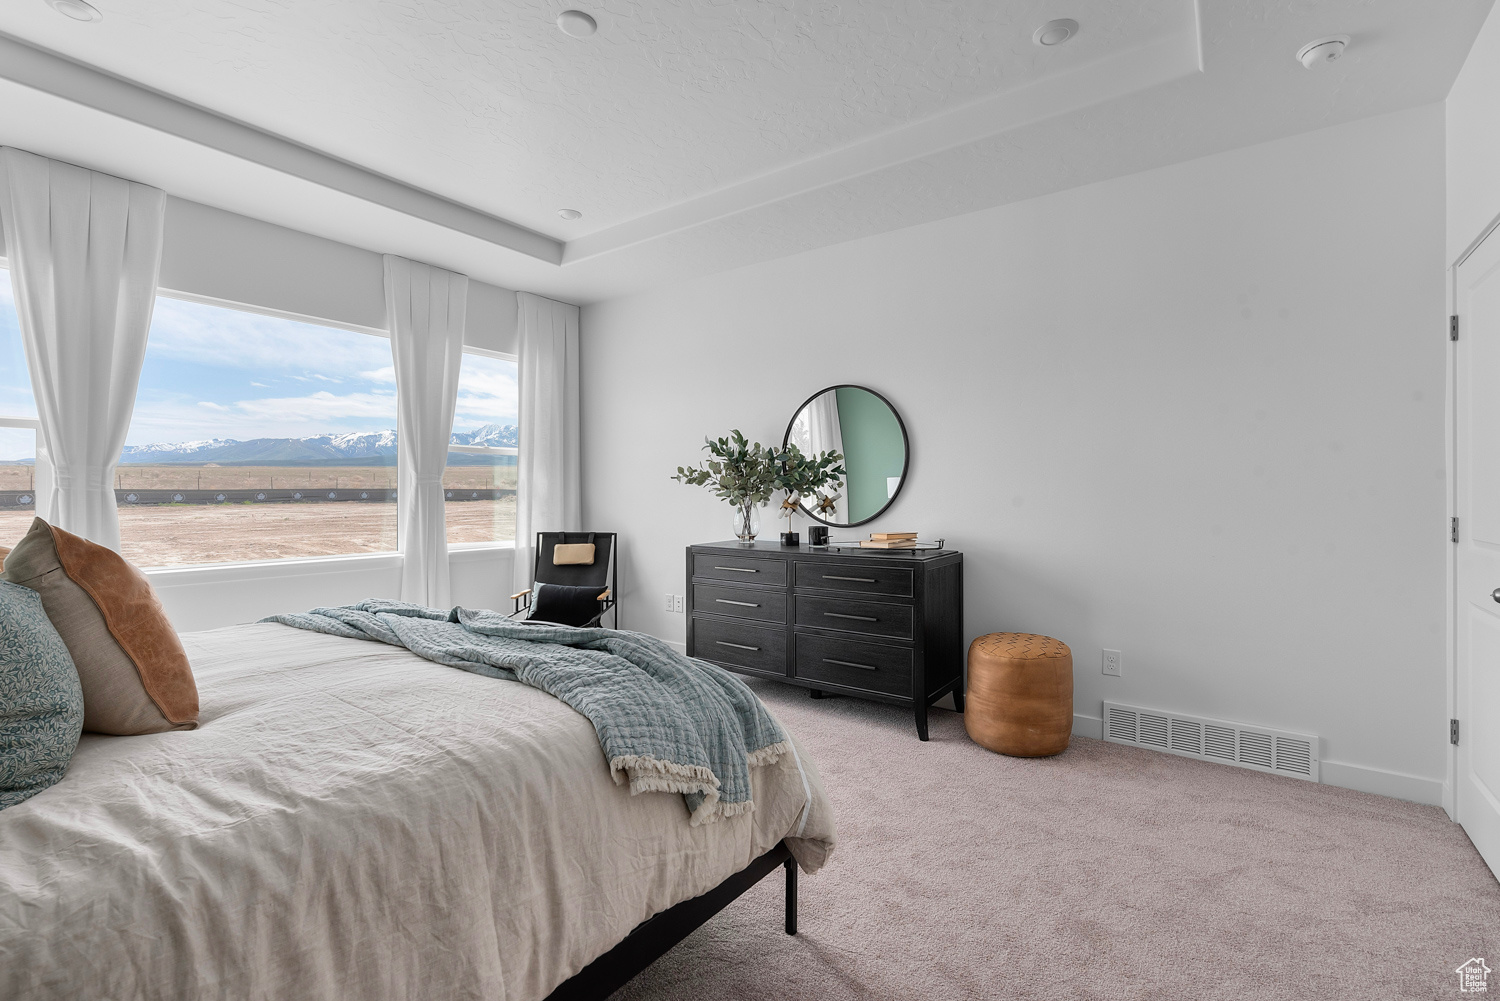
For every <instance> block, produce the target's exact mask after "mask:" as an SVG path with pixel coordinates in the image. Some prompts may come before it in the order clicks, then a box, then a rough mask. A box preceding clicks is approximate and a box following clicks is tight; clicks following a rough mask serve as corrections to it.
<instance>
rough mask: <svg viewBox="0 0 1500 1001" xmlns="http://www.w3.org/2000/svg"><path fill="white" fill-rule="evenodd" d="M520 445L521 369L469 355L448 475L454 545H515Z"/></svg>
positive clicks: (508, 362)
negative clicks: (518, 396) (518, 398)
mask: <svg viewBox="0 0 1500 1001" xmlns="http://www.w3.org/2000/svg"><path fill="white" fill-rule="evenodd" d="M518 444H519V440H518V437H517V431H516V363H515V362H513V361H511V360H509V359H506V358H501V357H498V356H495V355H488V354H482V353H480V352H478V351H472V350H471V351H465V352H464V358H463V365H462V367H461V368H460V369H459V372H458V406H457V408H456V410H455V411H454V415H453V438H452V444H451V446H450V448H449V451H448V468H447V470H446V471H445V472H444V473H443V495H444V498H445V504H444V510H445V513H446V519H447V524H448V541H449V543H464V542H510V541H513V540H514V539H515V537H516V448H517V445H518Z"/></svg>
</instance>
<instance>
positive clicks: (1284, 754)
mask: <svg viewBox="0 0 1500 1001" xmlns="http://www.w3.org/2000/svg"><path fill="white" fill-rule="evenodd" d="M1104 739H1105V740H1109V741H1113V742H1115V743H1116V744H1134V745H1135V746H1137V747H1150V748H1154V749H1155V750H1158V751H1166V752H1167V753H1168V754H1180V755H1182V756H1184V757H1188V758H1203V759H1204V760H1206V761H1218V762H1221V763H1223V764H1226V765H1238V766H1239V767H1241V768H1254V769H1255V770H1256V771H1261V772H1272V773H1274V774H1276V775H1290V776H1292V777H1293V778H1298V779H1307V780H1308V781H1310V782H1316V781H1318V738H1317V737H1315V736H1313V735H1312V734H1308V733H1288V732H1286V731H1285V730H1270V729H1267V728H1266V727H1263V726H1250V725H1248V724H1245V723H1230V722H1228V721H1226V720H1221V719H1205V718H1203V717H1201V716H1184V715H1182V714H1180V713H1169V712H1163V711H1162V710H1160V709H1142V708H1141V707H1140V706H1126V705H1121V704H1120V703H1118V702H1106V703H1104Z"/></svg>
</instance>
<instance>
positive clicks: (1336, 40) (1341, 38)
mask: <svg viewBox="0 0 1500 1001" xmlns="http://www.w3.org/2000/svg"><path fill="white" fill-rule="evenodd" d="M1348 45H1349V36H1348V35H1329V36H1328V37H1326V38H1315V39H1313V40H1312V41H1310V42H1308V43H1307V44H1306V45H1304V46H1302V48H1300V49H1298V50H1297V61H1298V62H1299V63H1301V64H1302V65H1303V66H1306V67H1307V68H1308V69H1312V68H1313V67H1314V66H1321V65H1322V64H1323V63H1331V62H1333V61H1334V60H1335V59H1337V58H1339V57H1340V56H1342V55H1343V54H1344V49H1345V48H1346V47H1347V46H1348Z"/></svg>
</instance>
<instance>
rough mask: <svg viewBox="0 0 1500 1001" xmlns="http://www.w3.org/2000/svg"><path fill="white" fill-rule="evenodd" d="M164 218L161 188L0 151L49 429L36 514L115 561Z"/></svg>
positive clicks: (4, 216)
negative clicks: (118, 472)
mask: <svg viewBox="0 0 1500 1001" xmlns="http://www.w3.org/2000/svg"><path fill="white" fill-rule="evenodd" d="M165 211H166V195H165V194H164V193H163V192H162V191H161V190H160V189H159V188H152V187H148V186H146V185H144V184H136V183H134V182H132V181H126V180H123V179H121V178H118V177H112V176H111V175H109V174H101V173H98V172H97V171H93V170H85V169H84V168H82V167H75V166H74V165H72V164H69V163H61V162H59V161H57V160H49V159H47V158H46V157H42V156H37V155H35V154H33V153H27V152H25V151H23V150H18V149H12V148H10V147H0V224H3V225H4V227H5V236H6V247H7V253H8V255H9V260H10V270H11V283H12V286H13V288H14V291H15V299H16V312H17V314H19V316H20V320H21V339H22V342H23V343H24V344H25V346H26V359H27V362H28V364H29V366H30V368H31V386H32V390H33V392H34V393H35V394H36V407H37V417H38V418H39V420H40V423H41V426H42V433H41V434H40V435H38V441H37V459H38V476H37V496H36V511H37V514H38V515H39V516H41V517H42V518H45V519H46V520H47V521H49V522H52V523H53V524H55V525H57V526H58V527H60V528H63V529H66V530H67V531H69V532H73V533H75V534H77V535H81V536H83V537H84V538H87V539H91V540H93V541H94V542H97V543H99V544H101V545H105V546H108V547H110V548H111V549H119V547H120V520H119V513H118V511H117V510H116V508H115V492H114V484H113V480H114V472H115V466H116V464H117V463H118V462H119V461H120V449H121V447H123V446H124V444H125V435H126V433H127V432H128V431H129V430H130V415H131V412H132V411H133V410H134V409H135V391H136V386H137V384H138V383H139V382H140V376H141V362H142V361H143V360H144V359H145V356H146V335H147V334H148V333H149V331H150V329H151V311H152V309H153V308H154V307H155V305H156V282H157V276H158V274H159V273H160V270H161V244H162V228H163V219H164V217H165ZM49 466H50V475H47V472H48V467H49Z"/></svg>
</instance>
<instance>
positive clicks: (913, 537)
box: [859, 532, 917, 549]
mask: <svg viewBox="0 0 1500 1001" xmlns="http://www.w3.org/2000/svg"><path fill="white" fill-rule="evenodd" d="M859 548H861V549H915V548H917V533H916V532H871V533H870V537H869V538H868V539H866V540H865V541H864V542H861V543H860V544H859Z"/></svg>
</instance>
